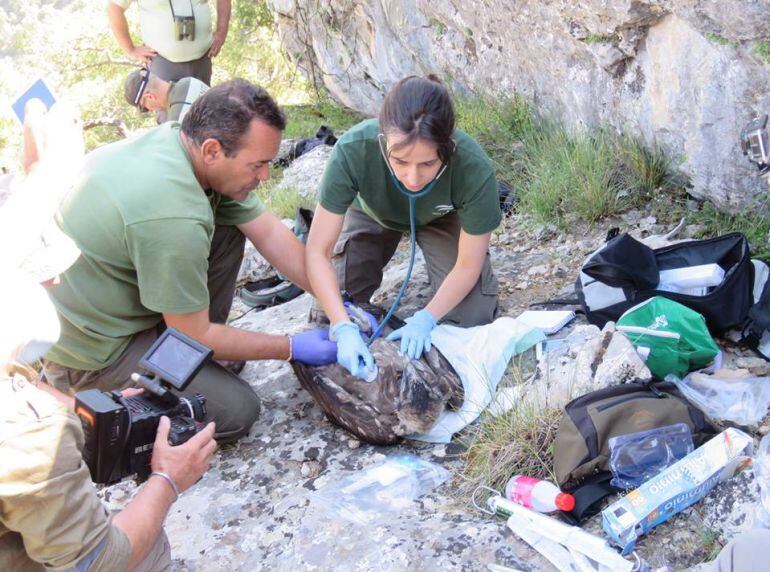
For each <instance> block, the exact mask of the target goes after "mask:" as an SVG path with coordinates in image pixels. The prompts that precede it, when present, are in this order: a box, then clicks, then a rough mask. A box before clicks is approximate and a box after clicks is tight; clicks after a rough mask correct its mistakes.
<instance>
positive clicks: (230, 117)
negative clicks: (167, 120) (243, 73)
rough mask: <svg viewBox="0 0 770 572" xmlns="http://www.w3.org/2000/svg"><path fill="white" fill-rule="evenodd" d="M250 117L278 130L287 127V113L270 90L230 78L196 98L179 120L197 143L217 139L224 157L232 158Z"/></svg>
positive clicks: (183, 130) (188, 135) (249, 123)
mask: <svg viewBox="0 0 770 572" xmlns="http://www.w3.org/2000/svg"><path fill="white" fill-rule="evenodd" d="M253 119H260V120H261V121H264V122H265V123H267V124H268V125H270V126H272V127H275V128H276V129H279V130H281V131H283V130H284V129H285V128H286V116H285V115H284V114H283V111H281V109H280V108H279V107H278V104H277V103H276V102H275V101H273V98H272V97H270V94H269V93H267V92H266V91H265V90H264V89H262V88H261V87H259V86H258V85H254V84H253V83H249V82H248V81H246V80H243V79H231V80H230V81H226V82H224V83H220V84H219V85H217V86H215V87H212V88H211V89H210V90H208V91H207V92H206V93H204V94H203V95H202V96H200V97H199V98H198V99H196V100H195V103H193V104H192V106H190V110H189V111H188V112H187V115H185V117H184V120H183V121H182V133H184V134H185V135H186V136H187V137H188V138H190V139H191V140H192V141H194V142H195V144H196V145H201V144H203V142H204V141H205V140H206V139H216V140H217V141H219V144H220V145H222V151H223V152H224V154H225V157H232V156H233V155H235V154H236V153H237V152H238V150H239V149H240V148H241V144H242V141H241V140H242V138H243V135H244V134H245V133H246V132H247V131H248V129H249V125H251V121H252V120H253Z"/></svg>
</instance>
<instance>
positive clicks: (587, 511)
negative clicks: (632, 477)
mask: <svg viewBox="0 0 770 572" xmlns="http://www.w3.org/2000/svg"><path fill="white" fill-rule="evenodd" d="M611 480H612V473H610V472H609V471H602V472H600V473H596V474H594V475H591V476H590V477H586V478H585V479H584V480H583V481H582V483H581V484H580V486H578V487H577V488H575V489H574V490H572V491H569V493H570V494H571V495H572V496H573V497H575V508H574V509H573V510H572V511H571V512H568V513H564V516H565V517H566V518H567V520H570V521H571V522H573V523H574V524H579V523H581V522H583V521H584V520H586V519H588V518H591V517H592V516H594V515H595V514H598V512H599V510H600V509H601V506H602V505H601V501H603V500H604V499H605V498H607V497H608V496H610V495H613V494H615V493H618V492H620V491H622V490H623V489H619V488H618V487H615V486H613V485H611V484H610V481H611Z"/></svg>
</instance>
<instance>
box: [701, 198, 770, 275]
mask: <svg viewBox="0 0 770 572" xmlns="http://www.w3.org/2000/svg"><path fill="white" fill-rule="evenodd" d="M767 201H768V198H767V197H765V198H764V199H761V200H759V201H757V203H756V204H754V205H753V206H752V207H746V208H745V209H743V210H741V211H739V212H737V213H728V212H723V211H720V210H717V208H716V207H715V206H714V205H713V204H711V203H709V202H706V203H703V206H702V207H701V209H700V210H699V211H698V212H696V213H694V214H693V215H692V217H691V218H690V221H689V222H691V223H694V224H697V225H699V226H700V230H699V231H698V233H697V235H696V238H708V237H712V236H719V235H722V234H727V233H730V232H742V233H743V234H745V235H746V238H747V239H748V241H749V244H750V245H751V256H752V257H753V258H759V259H761V260H764V261H765V262H769V263H770V217H768V216H767V214H766V212H767V211H766V209H767Z"/></svg>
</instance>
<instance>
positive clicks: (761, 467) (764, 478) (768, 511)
mask: <svg viewBox="0 0 770 572" xmlns="http://www.w3.org/2000/svg"><path fill="white" fill-rule="evenodd" d="M754 478H755V479H756V480H757V484H758V485H759V502H758V503H757V506H756V509H755V511H754V528H770V435H765V436H764V437H762V441H760V442H759V449H758V450H757V454H756V455H755V456H754Z"/></svg>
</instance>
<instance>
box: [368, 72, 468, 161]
mask: <svg viewBox="0 0 770 572" xmlns="http://www.w3.org/2000/svg"><path fill="white" fill-rule="evenodd" d="M379 120H380V130H381V131H382V132H383V133H385V134H386V135H388V134H389V133H392V132H398V133H401V134H403V135H405V138H404V139H403V141H400V142H399V144H398V145H395V146H393V147H392V149H400V148H403V147H407V146H409V145H412V144H414V142H415V141H417V140H418V139H422V140H424V141H430V142H431V143H434V144H435V145H436V147H437V148H438V157H439V159H441V162H442V163H446V162H447V161H449V158H450V157H451V156H452V153H453V152H454V147H455V144H454V141H453V140H452V133H453V132H454V129H455V112H454V106H453V105H452V98H451V97H450V95H449V91H448V90H447V88H446V87H444V84H442V83H441V81H440V80H439V79H438V78H437V77H435V76H433V75H429V76H427V77H418V76H415V75H411V76H409V77H405V78H404V79H402V80H401V81H399V82H398V83H397V84H396V85H394V86H393V87H392V88H390V91H388V94H387V95H386V96H385V100H384V101H383V102H382V107H381V108H380V117H379ZM392 149H391V150H392ZM391 150H388V152H390V151H391Z"/></svg>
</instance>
